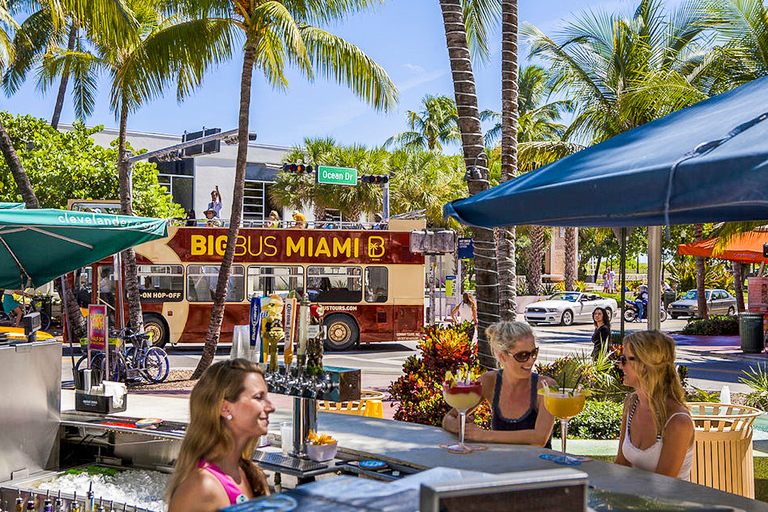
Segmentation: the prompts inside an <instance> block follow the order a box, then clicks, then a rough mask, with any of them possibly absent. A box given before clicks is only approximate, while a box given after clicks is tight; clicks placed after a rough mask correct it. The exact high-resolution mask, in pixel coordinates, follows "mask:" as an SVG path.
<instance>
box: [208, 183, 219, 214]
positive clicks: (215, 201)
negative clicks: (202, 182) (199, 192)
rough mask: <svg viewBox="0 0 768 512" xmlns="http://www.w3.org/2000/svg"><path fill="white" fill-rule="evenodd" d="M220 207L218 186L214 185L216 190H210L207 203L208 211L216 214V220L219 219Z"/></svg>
mask: <svg viewBox="0 0 768 512" xmlns="http://www.w3.org/2000/svg"><path fill="white" fill-rule="evenodd" d="M221 207H222V204H221V193H220V192H219V186H218V185H216V190H211V202H210V203H208V209H209V210H213V211H214V212H216V218H220V217H221Z"/></svg>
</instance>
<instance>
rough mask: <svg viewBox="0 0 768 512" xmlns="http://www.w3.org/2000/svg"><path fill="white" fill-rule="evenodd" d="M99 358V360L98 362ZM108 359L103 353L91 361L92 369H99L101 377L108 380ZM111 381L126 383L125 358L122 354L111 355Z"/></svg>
mask: <svg viewBox="0 0 768 512" xmlns="http://www.w3.org/2000/svg"><path fill="white" fill-rule="evenodd" d="M97 358H98V360H97ZM105 361H106V358H105V357H104V354H103V353H98V354H96V355H95V356H94V357H93V360H92V361H91V367H96V368H99V370H100V371H101V375H102V376H104V377H105V378H106V375H107V373H106V365H105V364H104V363H105ZM109 380H110V381H113V382H125V357H124V356H123V354H121V353H120V352H116V353H114V354H110V355H109Z"/></svg>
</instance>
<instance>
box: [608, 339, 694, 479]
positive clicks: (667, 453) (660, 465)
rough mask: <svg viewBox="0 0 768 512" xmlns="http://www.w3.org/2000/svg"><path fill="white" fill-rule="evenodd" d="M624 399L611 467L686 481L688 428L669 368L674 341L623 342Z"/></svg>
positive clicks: (688, 471)
mask: <svg viewBox="0 0 768 512" xmlns="http://www.w3.org/2000/svg"><path fill="white" fill-rule="evenodd" d="M619 364H620V365H621V369H622V370H623V372H624V384H625V385H627V386H630V387H632V388H634V389H635V392H634V393H631V394H630V395H629V396H627V398H626V400H624V414H623V416H622V419H621V437H620V440H619V453H618V455H617V456H616V463H617V464H622V465H624V466H631V467H634V468H639V469H644V470H646V471H652V472H654V473H659V474H661V475H667V476H672V477H677V478H681V479H683V480H690V477H691V467H692V466H693V437H694V426H693V420H692V419H691V414H690V412H689V411H688V408H687V407H686V406H685V396H684V393H683V386H682V385H681V384H680V378H679V377H678V375H677V371H676V370H675V342H674V341H673V340H672V338H670V337H669V336H667V335H666V334H663V333H661V332H659V331H642V332H636V333H632V334H630V335H629V336H627V337H626V338H624V350H623V354H622V356H621V357H620V359H619Z"/></svg>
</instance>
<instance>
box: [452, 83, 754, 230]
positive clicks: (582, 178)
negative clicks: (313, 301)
mask: <svg viewBox="0 0 768 512" xmlns="http://www.w3.org/2000/svg"><path fill="white" fill-rule="evenodd" d="M443 214H444V216H445V217H453V218H455V219H456V220H458V221H459V222H461V223H462V224H469V225H473V226H483V227H492V226H513V225H520V224H537V225H544V226H584V227H590V226H594V227H632V226H659V225H670V224H692V223H704V222H722V221H748V220H765V219H768V78H761V79H759V80H755V81H753V82H750V83H748V84H746V85H743V86H741V87H738V88H736V89H733V90H731V91H728V92H725V93H723V94H720V95H718V96H715V97H713V98H710V99H708V100H705V101H702V102H700V103H697V104H695V105H693V106H691V107H688V108H685V109H683V110H679V111H677V112H673V113H671V114H669V115H667V116H664V117H663V118H661V119H658V120H656V121H653V122H650V123H647V124H644V125H642V126H640V127H638V128H635V129H634V130H630V131H628V132H625V133H623V134H621V135H617V136H616V137H613V138H611V139H609V140H606V141H605V142H602V143H600V144H597V145H595V146H592V147H590V148H587V149H585V150H583V151H580V152H578V153H576V154H573V155H570V156H568V157H566V158H563V159H561V160H558V161H557V162H554V163H553V164H550V165H548V166H546V167H542V168H541V169H538V170H535V171H532V172H529V173H528V174H525V175H523V176H520V177H518V178H515V179H512V180H510V181H507V182H505V183H502V184H501V185H499V186H497V187H494V188H491V189H489V190H486V191H485V192H483V193H481V194H477V195H475V196H472V197H469V198H466V199H460V200H457V201H453V202H451V203H448V204H446V205H445V206H444V208H443Z"/></svg>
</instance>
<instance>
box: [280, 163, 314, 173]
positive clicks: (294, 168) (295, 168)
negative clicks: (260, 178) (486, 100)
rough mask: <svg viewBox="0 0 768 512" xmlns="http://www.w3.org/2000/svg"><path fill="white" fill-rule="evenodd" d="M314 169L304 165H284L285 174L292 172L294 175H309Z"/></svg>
mask: <svg viewBox="0 0 768 512" xmlns="http://www.w3.org/2000/svg"><path fill="white" fill-rule="evenodd" d="M312 171H314V169H313V168H312V166H311V165H304V164H283V172H292V173H294V174H309V173H311V172H312Z"/></svg>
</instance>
